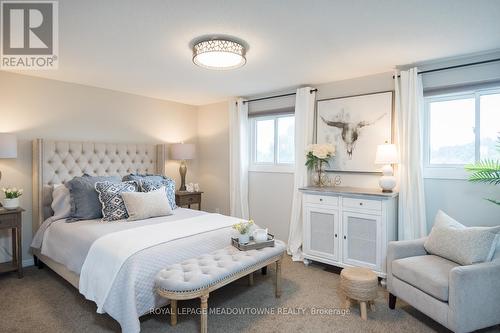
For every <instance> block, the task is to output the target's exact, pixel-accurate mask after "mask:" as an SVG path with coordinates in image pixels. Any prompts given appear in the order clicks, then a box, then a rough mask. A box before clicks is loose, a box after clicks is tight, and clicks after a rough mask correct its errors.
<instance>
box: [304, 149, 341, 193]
mask: <svg viewBox="0 0 500 333" xmlns="http://www.w3.org/2000/svg"><path fill="white" fill-rule="evenodd" d="M333 156H335V146H334V145H332V144H330V143H325V144H312V145H309V146H308V147H307V149H306V166H307V169H309V170H314V172H315V174H314V176H313V183H314V185H316V186H325V185H327V184H328V177H327V176H326V173H325V169H324V166H323V165H325V164H326V165H329V164H330V158H332V157H333Z"/></svg>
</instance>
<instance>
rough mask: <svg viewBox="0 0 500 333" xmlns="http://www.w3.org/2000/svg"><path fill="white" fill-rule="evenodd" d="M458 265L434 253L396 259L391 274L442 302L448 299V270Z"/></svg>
mask: <svg viewBox="0 0 500 333" xmlns="http://www.w3.org/2000/svg"><path fill="white" fill-rule="evenodd" d="M457 266H459V265H458V264H457V263H454V262H453V261H449V260H447V259H444V258H441V257H439V256H435V255H423V256H415V257H408V258H403V259H397V260H394V261H393V262H392V274H393V275H394V276H395V277H397V278H398V279H400V280H402V281H404V282H406V283H408V284H410V285H412V286H414V287H415V288H418V289H420V290H421V291H423V292H425V293H426V294H429V295H431V296H433V297H435V298H437V299H439V300H441V301H443V302H447V301H448V295H449V292H448V289H449V288H448V286H449V274H450V271H451V270H452V269H453V268H455V267H457Z"/></svg>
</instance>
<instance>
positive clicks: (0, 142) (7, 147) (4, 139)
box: [0, 133, 17, 158]
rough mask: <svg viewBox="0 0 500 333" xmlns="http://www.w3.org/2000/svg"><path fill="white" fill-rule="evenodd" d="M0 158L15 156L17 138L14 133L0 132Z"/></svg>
mask: <svg viewBox="0 0 500 333" xmlns="http://www.w3.org/2000/svg"><path fill="white" fill-rule="evenodd" d="M0 158H17V139H16V136H15V135H14V134H9V133H0Z"/></svg>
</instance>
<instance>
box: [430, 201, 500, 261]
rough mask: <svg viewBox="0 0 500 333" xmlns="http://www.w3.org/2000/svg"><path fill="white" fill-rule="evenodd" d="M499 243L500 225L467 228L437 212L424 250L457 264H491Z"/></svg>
mask: <svg viewBox="0 0 500 333" xmlns="http://www.w3.org/2000/svg"><path fill="white" fill-rule="evenodd" d="M499 240H500V226H497V227H466V226H464V225H463V224H461V223H459V222H457V221H456V220H454V219H453V218H451V217H450V216H448V215H446V214H445V213H444V212H442V211H441V210H440V211H438V213H437V214H436V218H435V221H434V226H433V227H432V230H431V233H430V235H429V237H428V238H427V240H426V241H425V243H424V247H425V250H426V251H427V252H429V253H431V254H435V255H437V256H440V257H443V258H446V259H448V260H451V261H454V262H456V263H459V264H460V265H472V264H475V263H479V262H486V261H491V259H492V257H493V255H494V253H495V250H496V247H497V244H498V242H499Z"/></svg>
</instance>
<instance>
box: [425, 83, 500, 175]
mask: <svg viewBox="0 0 500 333" xmlns="http://www.w3.org/2000/svg"><path fill="white" fill-rule="evenodd" d="M425 100H426V103H425V105H426V113H425V114H426V123H427V124H426V125H427V126H426V127H425V129H426V131H425V132H426V134H425V137H424V138H425V145H424V147H425V150H424V165H425V170H424V176H425V177H426V178H458V179H462V178H464V179H465V178H467V173H466V172H465V170H464V165H465V164H469V163H475V162H477V161H479V160H481V159H486V158H488V159H491V158H500V154H499V153H498V151H497V150H496V149H495V146H496V140H497V137H498V136H499V135H500V90H498V89H495V90H491V89H490V90H477V91H472V92H466V93H460V94H450V95H442V96H431V97H426V99H425Z"/></svg>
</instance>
